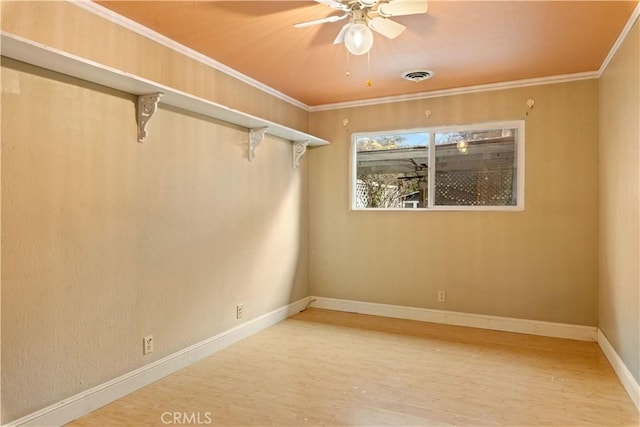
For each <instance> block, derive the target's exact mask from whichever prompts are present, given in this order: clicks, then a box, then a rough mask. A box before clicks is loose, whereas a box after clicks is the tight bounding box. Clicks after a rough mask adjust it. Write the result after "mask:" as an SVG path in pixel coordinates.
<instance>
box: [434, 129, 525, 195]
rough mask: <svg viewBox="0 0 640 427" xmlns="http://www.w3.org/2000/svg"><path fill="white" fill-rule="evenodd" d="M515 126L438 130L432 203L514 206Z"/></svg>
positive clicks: (435, 139) (515, 174) (515, 171)
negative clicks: (487, 128)
mask: <svg viewBox="0 0 640 427" xmlns="http://www.w3.org/2000/svg"><path fill="white" fill-rule="evenodd" d="M516 139H517V129H515V128H508V129H492V130H479V131H463V132H442V133H436V134H435V135H434V142H435V158H436V163H435V198H434V199H435V202H434V203H435V205H436V206H515V205H516V204H517V182H516V181H517V170H516V168H517V156H516V147H517V146H516Z"/></svg>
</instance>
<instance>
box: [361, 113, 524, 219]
mask: <svg viewBox="0 0 640 427" xmlns="http://www.w3.org/2000/svg"><path fill="white" fill-rule="evenodd" d="M500 128H509V129H517V135H516V140H515V143H516V168H517V170H516V180H517V182H516V191H517V195H516V196H517V200H516V204H515V205H511V206H436V205H435V191H434V189H435V175H436V170H435V167H432V166H433V165H435V163H436V157H435V156H436V150H435V140H434V135H435V134H436V133H446V132H462V131H482V130H492V129H500ZM407 133H428V134H429V137H428V146H429V154H428V155H429V181H428V186H429V191H428V207H426V208H359V207H357V206H356V181H357V173H358V168H357V164H356V162H357V153H356V140H357V139H358V138H361V137H365V136H393V135H403V134H407ZM524 144H525V124H524V120H510V121H500V122H486V123H475V124H466V125H451V126H435V127H428V128H417V129H404V130H393V131H375V132H357V133H353V134H351V159H350V179H351V184H350V200H351V210H355V211H408V212H416V211H524V200H525V195H524V189H525V185H524V177H525V173H524V165H525V155H524V153H525V145H524Z"/></svg>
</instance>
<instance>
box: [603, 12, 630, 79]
mask: <svg viewBox="0 0 640 427" xmlns="http://www.w3.org/2000/svg"><path fill="white" fill-rule="evenodd" d="M639 16H640V2H639V3H638V4H637V5H636V8H635V9H634V10H633V12H632V13H631V16H630V17H629V20H628V21H627V25H625V26H624V28H623V29H622V32H621V33H620V35H619V36H618V38H617V39H616V42H615V43H614V44H613V46H612V47H611V50H610V51H609V54H608V55H607V56H606V57H605V58H604V61H602V65H601V66H600V70H598V77H600V76H602V73H604V71H605V70H606V69H607V67H608V66H609V63H610V62H611V60H612V59H613V57H614V56H615V54H616V52H617V51H618V49H619V48H620V46H622V43H623V42H624V40H625V39H626V38H627V36H628V35H629V31H631V28H633V25H634V24H635V23H636V21H637V20H638V17H639Z"/></svg>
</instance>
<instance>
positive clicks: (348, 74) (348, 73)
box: [344, 49, 351, 77]
mask: <svg viewBox="0 0 640 427" xmlns="http://www.w3.org/2000/svg"><path fill="white" fill-rule="evenodd" d="M345 52H347V72H346V73H345V74H344V75H345V76H347V77H349V76H350V75H351V72H350V71H349V69H350V68H351V66H350V64H349V59H350V56H349V51H348V50H346V49H345Z"/></svg>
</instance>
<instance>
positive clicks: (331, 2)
mask: <svg viewBox="0 0 640 427" xmlns="http://www.w3.org/2000/svg"><path fill="white" fill-rule="evenodd" d="M315 1H316V2H317V3H322V4H324V5H327V6H329V7H331V8H333V9H338V10H349V6H348V5H346V4H344V3H342V2H341V1H340V0H315Z"/></svg>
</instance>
